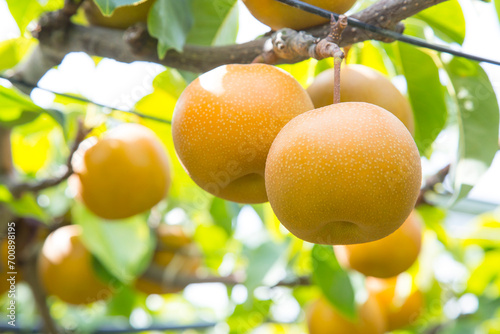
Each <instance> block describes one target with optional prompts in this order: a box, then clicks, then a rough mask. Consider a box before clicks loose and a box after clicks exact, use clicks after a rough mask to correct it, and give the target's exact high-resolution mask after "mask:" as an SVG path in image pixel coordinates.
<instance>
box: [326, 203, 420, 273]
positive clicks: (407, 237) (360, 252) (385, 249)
mask: <svg viewBox="0 0 500 334" xmlns="http://www.w3.org/2000/svg"><path fill="white" fill-rule="evenodd" d="M421 245H422V222H421V219H420V216H419V215H418V213H417V212H416V211H413V212H412V213H411V214H410V216H409V217H408V218H407V219H406V220H405V222H404V223H403V225H401V227H400V228H398V229H397V230H396V231H395V232H394V233H391V234H389V235H388V236H387V237H385V238H382V239H380V240H376V241H373V242H366V243H362V244H356V245H347V246H344V245H339V246H334V247H333V248H334V250H335V255H336V256H337V259H338V260H339V263H340V264H341V265H342V266H343V267H345V268H351V269H354V270H356V271H359V272H360V273H362V274H363V275H365V276H373V277H379V278H389V277H394V276H396V275H399V274H400V273H402V272H403V271H405V270H407V269H408V268H410V267H411V266H412V265H413V263H414V262H415V261H416V260H417V258H418V255H419V254H420V248H421Z"/></svg>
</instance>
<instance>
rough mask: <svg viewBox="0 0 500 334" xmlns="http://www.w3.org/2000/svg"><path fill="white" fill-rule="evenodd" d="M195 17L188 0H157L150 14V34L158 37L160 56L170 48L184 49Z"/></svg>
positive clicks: (163, 55)
mask: <svg viewBox="0 0 500 334" xmlns="http://www.w3.org/2000/svg"><path fill="white" fill-rule="evenodd" d="M192 25H193V17H192V14H191V10H190V7H189V2H188V1H179V0H156V2H155V4H154V5H153V8H152V9H151V11H150V12H149V16H148V30H149V34H150V35H151V36H153V37H155V38H157V39H158V57H160V58H161V59H163V57H165V54H166V53H167V51H168V50H170V49H174V50H177V51H179V52H181V51H182V48H183V47H184V44H185V43H186V39H187V36H188V33H189V31H190V29H191V26H192Z"/></svg>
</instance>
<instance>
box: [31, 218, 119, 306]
mask: <svg viewBox="0 0 500 334" xmlns="http://www.w3.org/2000/svg"><path fill="white" fill-rule="evenodd" d="M81 238H82V229H81V227H80V226H78V225H67V226H64V227H61V228H58V229H57V230H55V231H54V232H52V233H51V234H50V235H49V236H48V237H47V239H46V240H45V243H44V244H43V248H42V251H41V253H40V257H39V259H38V270H39V274H40V278H41V281H42V284H43V286H44V288H45V291H46V292H47V293H48V294H49V295H53V296H56V297H58V298H59V299H61V300H62V301H64V302H66V303H69V304H75V305H81V304H90V303H93V302H95V301H98V300H103V299H106V298H108V297H110V296H111V295H112V289H111V286H110V285H109V284H107V283H106V282H105V281H103V280H102V279H101V278H100V277H98V276H97V273H96V272H95V271H94V264H93V262H92V261H93V259H92V255H91V253H90V252H89V251H88V250H87V249H86V248H85V246H84V245H83V243H82V240H81Z"/></svg>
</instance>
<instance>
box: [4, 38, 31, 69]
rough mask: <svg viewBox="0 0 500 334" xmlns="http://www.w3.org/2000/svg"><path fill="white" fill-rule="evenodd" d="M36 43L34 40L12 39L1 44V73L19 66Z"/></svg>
mask: <svg viewBox="0 0 500 334" xmlns="http://www.w3.org/2000/svg"><path fill="white" fill-rule="evenodd" d="M34 43H35V41H34V39H33V38H24V37H18V38H11V39H8V40H5V41H2V42H0V71H3V70H5V69H9V68H12V67H14V66H16V65H17V63H19V62H20V61H21V59H23V57H24V56H25V55H26V53H27V52H28V51H29V50H30V48H31V46H33V44H34Z"/></svg>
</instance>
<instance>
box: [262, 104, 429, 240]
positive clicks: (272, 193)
mask: <svg viewBox="0 0 500 334" xmlns="http://www.w3.org/2000/svg"><path fill="white" fill-rule="evenodd" d="M421 179H422V171H421V165H420V156H419V153H418V149H417V146H416V145H415V142H414V140H413V138H412V136H411V135H410V133H409V132H408V130H407V129H406V128H405V126H404V125H403V123H401V121H399V120H398V118H397V117H396V116H394V115H393V114H391V113H390V112H388V111H387V110H385V109H383V108H381V107H378V106H375V105H373V104H369V103H363V102H346V103H339V104H334V105H330V106H326V107H323V108H319V109H314V110H311V111H309V112H307V113H304V114H302V115H300V116H297V117H296V118H294V119H293V120H292V121H290V122H289V123H288V124H287V125H286V126H285V127H284V128H283V129H282V130H281V131H280V133H279V134H278V136H277V137H276V139H275V140H274V142H273V145H272V146H271V149H270V151H269V155H268V157H267V163H266V171H265V180H266V190H267V196H268V198H269V202H270V204H271V206H272V208H273V210H274V213H275V214H276V216H277V217H278V219H279V220H280V222H281V223H282V224H283V225H284V226H285V227H286V228H287V229H288V230H289V231H290V232H291V233H292V234H294V235H295V236H297V237H298V238H300V239H303V240H305V241H309V242H312V243H317V244H328V245H342V244H343V245H347V244H356V243H363V242H369V241H374V240H378V239H381V238H383V237H385V236H387V235H389V234H391V233H392V232H394V231H395V230H396V229H398V228H399V227H400V226H401V225H402V224H403V222H404V221H405V220H406V218H407V217H408V216H409V215H410V213H411V211H412V209H413V207H414V205H415V202H416V199H417V196H418V194H419V190H420V185H421Z"/></svg>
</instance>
